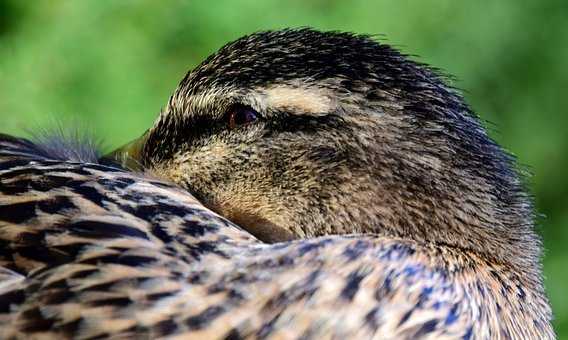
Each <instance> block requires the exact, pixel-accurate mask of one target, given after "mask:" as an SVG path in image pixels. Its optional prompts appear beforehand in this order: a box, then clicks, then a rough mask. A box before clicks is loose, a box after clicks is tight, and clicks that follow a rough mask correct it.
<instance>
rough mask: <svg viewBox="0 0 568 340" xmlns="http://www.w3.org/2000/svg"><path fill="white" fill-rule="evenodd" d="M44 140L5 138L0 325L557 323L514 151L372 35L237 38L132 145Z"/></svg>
mask: <svg viewBox="0 0 568 340" xmlns="http://www.w3.org/2000/svg"><path fill="white" fill-rule="evenodd" d="M50 145H51V146H50ZM52 145H53V144H49V143H47V144H46V143H43V144H41V143H38V144H33V143H31V142H29V141H26V140H22V139H15V138H11V137H7V136H4V137H2V138H1V141H0V162H1V163H0V180H1V186H0V266H2V271H1V272H0V280H1V281H0V337H2V338H29V337H36V338H49V337H54V338H55V337H64V338H65V337H75V338H81V339H94V338H103V337H133V338H137V337H141V336H144V337H150V338H155V337H163V336H168V337H169V336H171V337H174V338H195V339H205V338H226V339H229V338H230V339H239V338H271V339H277V338H304V339H322V338H339V339H341V338H377V339H383V338H385V339H393V338H397V339H398V338H404V339H406V338H409V339H414V338H429V339H445V338H448V339H449V338H452V339H453V338H463V339H489V338H491V339H499V338H503V339H508V338H516V339H520V338H526V339H528V338H530V339H551V338H554V332H553V330H552V328H551V324H550V320H551V311H550V307H549V304H548V301H547V298H546V296H545V293H544V289H543V285H542V274H541V266H540V253H541V244H540V240H539V238H538V236H537V235H536V233H535V231H534V228H533V227H534V221H533V220H534V218H533V216H534V213H533V207H532V203H531V200H530V196H529V195H528V194H527V193H526V191H525V190H524V188H523V184H522V181H521V180H520V179H519V175H518V174H517V172H516V168H515V164H514V161H513V159H512V158H511V157H510V156H509V155H508V154H507V153H505V152H504V151H503V150H502V149H501V148H500V147H499V146H498V145H497V144H495V142H493V141H492V140H491V139H490V138H489V137H488V136H487V134H486V132H485V130H484V129H483V128H482V126H481V125H480V123H479V122H478V120H477V118H476V117H475V115H474V114H473V113H472V112H471V111H470V109H469V108H468V106H467V105H466V104H465V103H464V101H463V99H462V97H461V96H460V95H459V94H458V93H457V92H456V91H455V90H454V89H453V88H451V87H448V86H447V85H446V84H445V83H444V81H443V79H442V78H441V77H440V76H438V75H437V74H436V73H435V72H434V71H432V70H431V69H429V68H428V67H426V66H424V65H421V64H418V63H415V62H412V61H409V60H408V59H407V58H406V57H405V56H404V55H402V54H400V53H399V52H397V51H395V50H393V49H391V48H390V47H388V46H386V45H382V44H379V43H377V42H375V41H373V40H371V39H370V38H368V37H366V36H357V35H353V34H348V33H337V32H323V33H322V32H317V31H313V30H310V29H300V30H282V31H274V32H263V33H256V34H252V35H249V36H246V37H244V38H241V39H239V40H237V41H235V42H232V43H230V44H228V45H226V46H224V47H223V48H221V50H219V51H218V52H217V53H216V54H214V55H212V56H210V57H209V58H207V59H206V60H205V61H204V62H203V63H202V64H201V65H199V66H198V67H197V68H196V69H194V70H193V71H191V72H190V73H189V74H188V75H187V76H186V77H185V78H184V79H183V80H182V82H181V84H180V85H179V87H178V88H177V89H176V91H175V93H174V94H173V96H172V97H171V99H170V100H169V102H168V104H167V106H166V107H165V109H164V110H163V112H162V113H161V114H160V116H159V118H158V120H157V121H156V123H155V124H154V126H153V127H152V128H151V129H149V130H148V131H147V132H146V133H145V134H144V135H143V136H142V137H141V138H140V139H139V140H137V141H135V142H133V143H131V144H129V145H127V146H126V147H124V148H122V149H119V150H117V151H116V152H114V153H112V154H111V155H109V156H108V157H106V158H101V159H97V158H96V157H94V156H92V155H91V153H89V152H85V150H81V149H77V148H76V147H74V146H72V145H68V146H65V145H63V146H62V145H59V147H57V148H54V147H52ZM87 151H89V150H87ZM186 190H187V191H186ZM188 191H189V192H190V193H192V194H193V195H195V197H196V198H197V199H199V202H200V203H199V202H198V201H197V200H195V199H194V198H193V196H192V195H191V194H189V193H188ZM201 204H203V206H202V205H201ZM206 207H207V208H206ZM208 209H211V210H212V211H214V212H216V213H217V214H219V215H217V214H216V213H213V212H212V211H211V210H208ZM221 216H223V217H221ZM230 221H232V222H230ZM233 223H235V224H233ZM237 225H238V226H237ZM239 226H240V227H239ZM241 227H242V229H241Z"/></svg>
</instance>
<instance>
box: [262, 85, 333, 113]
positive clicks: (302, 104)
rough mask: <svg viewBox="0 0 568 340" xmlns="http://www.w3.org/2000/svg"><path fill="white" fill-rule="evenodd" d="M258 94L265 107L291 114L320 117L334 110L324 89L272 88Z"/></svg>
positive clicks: (331, 101)
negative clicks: (261, 95) (283, 110)
mask: <svg viewBox="0 0 568 340" xmlns="http://www.w3.org/2000/svg"><path fill="white" fill-rule="evenodd" d="M260 92H261V93H262V94H263V100H264V101H265V105H266V106H267V107H270V108H275V109H289V110H291V112H290V113H291V114H298V115H316V116H322V115H326V114H328V113H329V112H330V111H332V110H333V109H334V108H335V103H334V101H333V100H332V99H331V97H330V96H329V95H328V94H327V93H326V92H327V91H326V90H324V89H318V88H299V87H289V86H274V87H270V88H267V89H262V90H261V91H260Z"/></svg>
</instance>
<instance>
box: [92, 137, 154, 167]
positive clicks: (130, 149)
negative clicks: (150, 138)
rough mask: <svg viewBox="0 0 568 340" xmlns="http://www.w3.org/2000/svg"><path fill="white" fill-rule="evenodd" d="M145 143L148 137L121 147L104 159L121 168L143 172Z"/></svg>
mask: <svg viewBox="0 0 568 340" xmlns="http://www.w3.org/2000/svg"><path fill="white" fill-rule="evenodd" d="M145 143H146V135H144V136H142V137H140V138H137V139H135V140H133V141H131V142H130V143H127V144H125V145H123V146H121V147H120V148H118V149H116V150H114V151H112V152H110V153H108V154H106V155H104V156H103V157H102V158H103V159H107V160H110V161H112V162H114V163H118V164H119V165H120V166H122V167H124V168H126V169H129V170H132V171H142V170H143V168H144V167H143V165H142V150H143V148H144V144H145Z"/></svg>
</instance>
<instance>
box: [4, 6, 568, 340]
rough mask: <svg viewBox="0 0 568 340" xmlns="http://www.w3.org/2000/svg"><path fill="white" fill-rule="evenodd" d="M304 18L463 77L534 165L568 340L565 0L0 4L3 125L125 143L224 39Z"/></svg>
mask: <svg viewBox="0 0 568 340" xmlns="http://www.w3.org/2000/svg"><path fill="white" fill-rule="evenodd" d="M293 26H313V27H316V28H321V29H333V30H347V31H355V32H361V33H371V34H381V35H383V34H384V36H382V37H380V39H381V40H383V41H385V42H388V43H390V44H392V45H394V46H396V47H398V48H399V49H401V50H403V51H404V52H405V53H408V54H412V55H416V56H417V57H415V58H416V59H418V60H421V61H424V62H427V63H430V64H432V65H434V66H437V67H440V68H442V69H444V70H446V71H447V72H448V73H450V74H453V75H455V76H456V79H457V80H456V82H455V84H456V85H457V86H458V87H460V88H462V89H464V91H465V94H466V97H467V100H468V101H469V103H470V104H471V105H472V106H473V108H474V110H475V111H476V112H478V114H479V115H480V116H481V117H482V118H483V119H485V120H487V121H488V123H487V126H488V127H489V128H490V130H491V134H492V136H493V137H494V138H495V139H496V140H497V141H499V142H500V143H501V144H502V145H504V146H505V147H506V148H507V149H509V150H511V151H513V152H514V153H515V154H516V155H517V156H518V158H519V160H520V162H521V163H522V164H524V165H527V166H528V167H529V168H530V169H531V171H532V172H533V173H534V176H533V177H532V179H531V181H530V185H531V187H532V189H533V192H534V195H535V197H536V202H537V206H538V209H539V212H541V213H542V214H544V215H545V216H546V218H543V219H542V221H541V222H540V226H539V231H540V232H541V233H542V235H543V236H544V240H545V246H546V253H545V259H544V268H545V273H546V286H547V290H548V294H549V296H550V299H551V300H552V305H553V310H554V313H555V317H556V320H555V327H556V330H557V332H558V334H559V336H560V338H563V337H566V338H568V292H567V291H566V289H567V288H568V244H567V243H568V228H566V226H568V209H567V208H568V179H567V176H566V175H565V173H566V170H565V169H566V167H568V128H567V123H568V117H567V116H566V108H567V107H568V98H567V97H568V95H567V94H566V92H567V91H568V63H567V60H568V2H566V0H553V1H543V0H531V1H517V0H499V1H483V2H481V1H468V2H465V1H455V0H421V1H362V0H358V1H339V0H338V1H332V0H312V1H306V0H293V1H277V0H275V1H256V0H255V1H253V0H239V1H219V0H216V1H128V0H121V1H111V0H86V1H54V0H53V1H47V0H45V1H43V0H41V1H21V0H13V1H8V0H0V117H1V119H0V124H1V125H0V130H1V131H2V132H8V133H14V134H19V135H22V134H24V131H25V130H26V129H34V128H35V127H38V126H49V125H54V122H61V123H63V125H65V124H67V125H70V126H71V125H74V124H77V123H79V124H80V125H81V126H83V127H86V128H88V129H90V130H92V131H93V132H94V133H95V134H96V135H97V136H98V137H100V138H101V139H102V140H103V141H104V143H105V145H106V146H107V147H109V148H110V147H114V146H118V145H119V144H122V143H125V142H127V141H129V140H130V139H133V138H135V137H137V136H139V135H140V134H141V133H142V132H143V131H144V130H146V129H147V128H148V127H150V125H151V124H152V122H153V119H154V118H155V117H156V115H157V113H158V112H159V110H160V108H161V107H162V105H164V104H165V103H166V100H167V99H168V96H169V94H170V93H171V92H172V91H173V90H174V88H175V87H176V85H177V82H178V81H179V80H180V79H181V78H182V77H183V75H184V74H185V73H186V72H187V71H188V70H189V69H191V68H192V67H193V66H195V65H196V64H197V63H198V62H200V61H201V60H202V59H203V58H205V57H206V56H207V55H209V54H210V53H212V52H214V51H215V50H216V49H217V48H219V47H220V46H221V45H222V44H224V43H226V42H228V41H230V40H232V39H235V38H238V37H239V36H241V35H243V34H246V33H250V32H253V31H256V30H263V29H272V28H283V27H293ZM563 93H564V94H563Z"/></svg>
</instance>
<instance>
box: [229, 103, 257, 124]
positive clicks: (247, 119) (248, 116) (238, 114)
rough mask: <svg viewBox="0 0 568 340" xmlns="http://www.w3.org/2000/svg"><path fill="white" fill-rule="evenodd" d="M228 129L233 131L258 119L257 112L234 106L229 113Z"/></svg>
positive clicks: (246, 107) (248, 108)
mask: <svg viewBox="0 0 568 340" xmlns="http://www.w3.org/2000/svg"><path fill="white" fill-rule="evenodd" d="M228 118H229V128H230V129H234V128H236V127H238V126H241V125H246V124H250V123H252V122H254V121H255V120H257V119H258V112H256V111H255V110H253V109H252V108H250V107H248V106H240V105H238V106H234V107H233V108H232V109H231V110H230V111H229V115H228Z"/></svg>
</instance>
